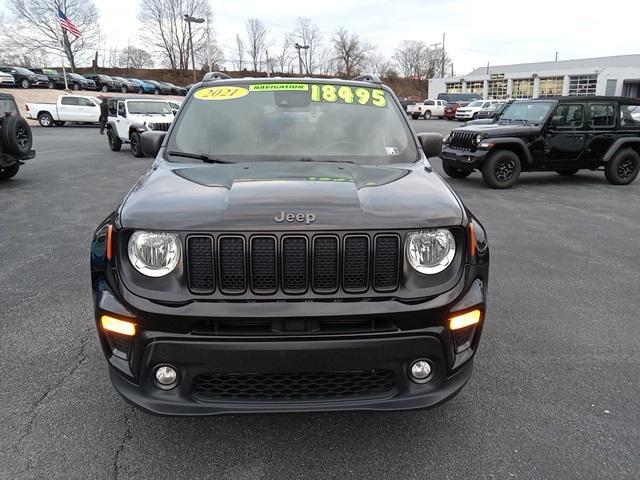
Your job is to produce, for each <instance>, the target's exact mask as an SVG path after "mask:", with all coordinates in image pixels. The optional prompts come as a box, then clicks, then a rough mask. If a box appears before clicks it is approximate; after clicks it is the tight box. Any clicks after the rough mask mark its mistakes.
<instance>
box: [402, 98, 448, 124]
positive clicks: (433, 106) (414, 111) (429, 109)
mask: <svg viewBox="0 0 640 480" xmlns="http://www.w3.org/2000/svg"><path fill="white" fill-rule="evenodd" d="M446 105H447V102H445V101H444V100H431V99H430V100H425V101H424V102H422V103H415V104H413V105H409V106H407V113H408V114H409V115H411V118H413V119H414V120H416V119H418V118H420V117H422V118H424V119H425V120H429V119H430V118H431V117H439V118H444V109H445V107H446Z"/></svg>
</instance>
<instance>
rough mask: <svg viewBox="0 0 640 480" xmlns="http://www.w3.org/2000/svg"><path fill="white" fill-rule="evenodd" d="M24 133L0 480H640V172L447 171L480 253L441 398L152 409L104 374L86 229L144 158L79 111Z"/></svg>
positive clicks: (0, 219)
mask: <svg viewBox="0 0 640 480" xmlns="http://www.w3.org/2000/svg"><path fill="white" fill-rule="evenodd" d="M413 123H414V125H415V127H416V129H417V130H419V131H440V132H441V133H447V132H448V131H449V130H450V129H451V128H452V127H453V126H455V125H454V124H452V122H445V121H439V120H430V121H425V120H418V121H414V122H413ZM33 132H34V137H35V148H36V149H37V150H38V156H37V158H36V159H34V160H32V161H30V162H29V163H28V164H27V165H25V166H24V167H23V169H21V171H20V172H19V173H18V175H17V176H16V177H15V178H14V179H13V180H11V181H9V182H7V183H5V184H1V185H0V379H1V384H2V388H1V389H0V465H1V467H0V478H7V479H23V478H24V479H28V478H44V479H54V478H64V479H70V478H74V479H75V478H78V479H87V478H91V479H102V478H114V479H115V478H120V479H124V478H185V479H186V478H229V479H244V478H322V479H325V478H367V479H372V478H374V479H375V478H385V479H386V478H439V479H465V478H471V479H479V478H496V479H504V478H521V479H565V478H576V479H577V478H579V479H608V478H611V479H613V478H615V479H637V478H639V477H640V457H639V456H638V452H640V375H639V372H640V354H639V353H638V352H639V349H638V345H640V328H639V327H638V325H639V323H638V306H639V304H640V254H639V253H638V238H640V213H639V210H638V209H639V205H640V180H638V181H636V182H635V183H634V184H632V185H631V186H628V187H613V186H611V185H609V184H607V183H606V182H605V180H604V175H603V173H602V172H589V173H580V174H578V175H576V176H575V177H571V178H566V177H561V176H559V175H555V174H546V173H545V174H523V175H522V177H521V181H520V183H519V184H518V185H517V186H516V187H515V188H513V189H511V190H504V191H495V190H489V189H487V188H485V187H484V186H483V184H482V179H481V177H480V174H478V173H474V174H473V175H471V176H470V177H469V178H468V179H465V180H451V181H450V184H451V185H452V186H453V188H454V189H455V190H456V192H458V193H459V195H460V196H461V197H462V199H463V200H464V201H465V203H466V204H467V206H468V207H469V208H470V209H471V210H472V211H473V212H474V213H475V214H476V216H478V218H480V219H481V221H482V222H483V223H484V225H485V227H486V229H487V231H488V233H489V240H490V242H491V249H492V250H491V255H492V259H491V261H492V265H491V281H490V292H489V293H490V297H489V310H488V319H487V324H486V328H485V331H484V334H483V341H482V343H481V346H480V350H479V353H478V356H477V357H476V363H475V371H474V375H473V378H472V379H471V381H470V383H469V384H468V385H467V386H466V388H465V389H464V390H463V391H462V392H461V393H460V395H458V396H457V397H456V398H455V399H453V400H452V401H451V402H449V403H447V404H445V405H443V406H440V407H438V408H436V409H433V410H429V411H415V412H400V413H388V414H376V413H332V414H289V415H250V416H233V417H230V416H227V417H212V418H159V417H153V416H150V415H147V414H145V413H142V412H140V411H138V410H135V409H133V408H132V407H130V406H129V405H128V404H126V403H125V402H124V401H122V400H121V399H120V398H119V396H118V395H117V394H116V393H115V391H114V390H113V389H112V388H111V385H110V383H109V379H108V376H107V369H106V363H105V361H104V359H103V356H102V352H101V351H100V349H99V345H98V339H97V335H96V332H95V327H94V323H93V317H92V307H91V304H92V301H91V289H90V282H89V270H88V266H89V241H90V238H91V234H92V233H93V229H94V228H95V226H96V225H97V224H98V222H100V221H101V220H102V219H103V218H104V217H106V215H107V214H108V213H109V212H110V211H112V210H113V209H114V208H115V207H116V206H117V204H118V202H119V200H120V199H121V198H122V197H123V195H124V194H125V193H126V192H127V191H128V189H129V188H130V186H131V185H132V184H133V183H134V182H135V180H136V179H137V178H138V176H139V175H140V174H141V173H142V172H143V171H144V170H145V169H146V168H147V166H148V165H149V163H150V160H149V159H136V158H134V157H133V156H132V155H131V154H130V153H129V149H128V147H126V146H125V147H123V150H122V151H121V152H119V153H114V152H111V151H109V149H108V147H107V141H106V137H103V136H99V135H98V133H97V129H96V128H93V127H85V128H80V127H64V128H53V129H43V128H39V127H35V128H34V129H33ZM433 164H434V166H435V168H436V169H437V170H438V171H441V168H440V162H439V160H438V159H434V160H433Z"/></svg>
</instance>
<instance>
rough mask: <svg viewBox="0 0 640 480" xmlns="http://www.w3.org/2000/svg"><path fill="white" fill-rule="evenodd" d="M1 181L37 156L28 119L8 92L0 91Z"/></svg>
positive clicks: (7, 178) (8, 177) (10, 176)
mask: <svg viewBox="0 0 640 480" xmlns="http://www.w3.org/2000/svg"><path fill="white" fill-rule="evenodd" d="M0 112H1V113H2V117H0V181H5V180H9V179H10V178H12V177H14V176H15V175H16V174H17V173H18V170H20V166H21V165H23V164H24V162H25V161H27V160H30V159H32V158H34V157H35V156H36V152H35V150H32V149H31V147H32V146H33V136H32V135H31V128H30V127H29V124H28V123H27V121H26V120H25V119H24V118H22V117H21V116H20V110H18V105H16V101H15V99H14V98H13V95H9V94H8V93H0Z"/></svg>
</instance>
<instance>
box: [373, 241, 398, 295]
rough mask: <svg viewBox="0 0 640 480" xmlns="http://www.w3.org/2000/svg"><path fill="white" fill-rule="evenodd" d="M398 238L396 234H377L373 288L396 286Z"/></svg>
mask: <svg viewBox="0 0 640 480" xmlns="http://www.w3.org/2000/svg"><path fill="white" fill-rule="evenodd" d="M399 253H400V238H399V237H398V236H397V235H378V236H376V239H375V247H374V263H373V288H374V289H376V290H379V291H388V290H395V289H396V288H397V287H398V268H399V258H400V255H399Z"/></svg>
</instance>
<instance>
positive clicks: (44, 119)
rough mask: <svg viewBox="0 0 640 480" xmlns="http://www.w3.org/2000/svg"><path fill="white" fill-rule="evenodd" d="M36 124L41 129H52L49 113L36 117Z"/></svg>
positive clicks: (51, 119) (51, 118)
mask: <svg viewBox="0 0 640 480" xmlns="http://www.w3.org/2000/svg"><path fill="white" fill-rule="evenodd" d="M38 123H39V124H40V126H41V127H53V117H52V116H51V115H50V114H49V113H41V114H40V115H38Z"/></svg>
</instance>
